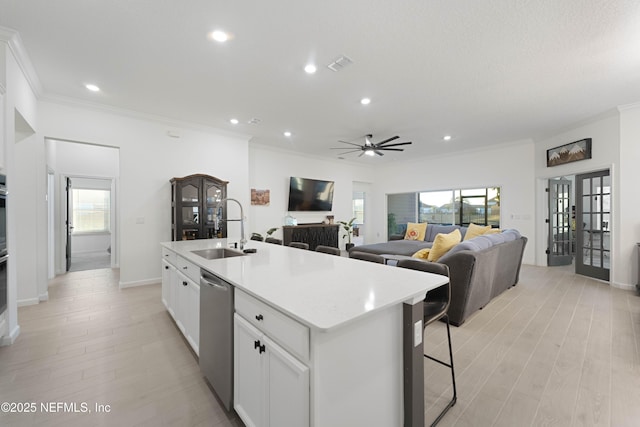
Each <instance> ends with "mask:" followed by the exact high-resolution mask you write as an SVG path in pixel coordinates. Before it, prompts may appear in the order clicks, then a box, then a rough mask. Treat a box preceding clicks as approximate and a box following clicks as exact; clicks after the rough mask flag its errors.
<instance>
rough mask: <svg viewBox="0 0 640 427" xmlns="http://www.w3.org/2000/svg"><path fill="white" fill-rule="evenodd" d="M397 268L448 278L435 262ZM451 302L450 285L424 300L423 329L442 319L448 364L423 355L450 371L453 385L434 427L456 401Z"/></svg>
mask: <svg viewBox="0 0 640 427" xmlns="http://www.w3.org/2000/svg"><path fill="white" fill-rule="evenodd" d="M398 267H400V268H410V269H412V270H420V271H425V272H427V273H434V274H440V275H442V276H447V277H449V267H448V266H446V265H445V264H438V263H435V262H427V261H420V260H417V259H401V260H399V261H398ZM450 302H451V283H447V284H446V285H442V286H440V287H438V288H436V289H433V290H431V291H429V292H427V296H426V297H425V299H424V316H423V322H424V328H425V329H426V327H427V326H428V325H430V324H431V323H433V322H435V321H436V320H439V319H443V320H444V322H445V324H446V325H447V340H448V341H449V363H446V362H443V361H442V360H438V359H436V358H435V357H432V356H429V355H426V354H425V355H424V357H426V358H427V359H429V360H433V361H434V362H438V363H439V364H441V365H443V366H446V367H447V368H449V369H451V382H452V384H453V398H452V399H451V400H450V401H449V403H448V404H447V406H446V407H445V408H444V409H443V410H442V412H440V414H439V415H438V417H437V418H436V420H435V421H434V422H433V423H432V424H431V426H435V425H436V424H438V422H439V421H440V420H441V419H442V417H443V416H444V414H446V413H447V411H448V410H449V409H451V407H452V406H453V405H455V404H456V401H457V400H458V397H457V393H456V375H455V372H454V370H453V350H452V349H451V332H450V330H449V316H448V315H447V310H448V309H449V303H450Z"/></svg>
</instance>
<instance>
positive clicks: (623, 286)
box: [605, 281, 636, 291]
mask: <svg viewBox="0 0 640 427" xmlns="http://www.w3.org/2000/svg"><path fill="white" fill-rule="evenodd" d="M605 283H606V282H605ZM609 283H610V284H611V286H612V287H614V288H618V289H624V290H625V291H635V290H636V285H629V284H627V283H618V282H613V281H611V282H609Z"/></svg>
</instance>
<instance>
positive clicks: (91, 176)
mask: <svg viewBox="0 0 640 427" xmlns="http://www.w3.org/2000/svg"><path fill="white" fill-rule="evenodd" d="M45 148H46V161H47V176H48V186H47V201H48V204H49V209H48V214H49V222H48V227H49V251H50V254H49V271H48V273H49V274H48V276H49V279H53V278H54V277H55V275H58V274H65V273H66V272H68V271H84V270H95V269H104V268H106V269H109V268H111V269H114V268H116V269H117V268H118V267H119V238H118V234H119V231H118V228H119V225H118V223H119V221H118V214H117V212H118V206H119V203H118V192H117V189H118V179H119V175H120V150H119V149H118V148H117V147H109V146H104V145H95V144H89V143H83V142H75V141H62V140H55V139H51V138H45Z"/></svg>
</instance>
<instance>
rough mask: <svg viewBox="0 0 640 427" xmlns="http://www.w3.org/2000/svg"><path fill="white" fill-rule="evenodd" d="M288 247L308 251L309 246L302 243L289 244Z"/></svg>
mask: <svg viewBox="0 0 640 427" xmlns="http://www.w3.org/2000/svg"><path fill="white" fill-rule="evenodd" d="M289 247H290V248H298V249H309V244H308V243H304V242H291V243H289Z"/></svg>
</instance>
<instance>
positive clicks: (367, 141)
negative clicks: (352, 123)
mask: <svg viewBox="0 0 640 427" xmlns="http://www.w3.org/2000/svg"><path fill="white" fill-rule="evenodd" d="M398 138H400V137H399V136H398V135H396V136H392V137H391V138H387V139H385V140H384V141H380V142H376V143H373V142H372V141H371V140H372V139H373V135H372V134H367V135H365V136H364V144H356V143H354V142H350V141H338V142H341V143H343V144H348V145H351V146H352V147H332V148H331V149H332V150H347V151H344V152H342V153H340V155H343V154H349V153H357V152H360V154H359V155H358V157H362V156H363V155H364V154H366V155H367V156H375V155H376V154H377V155H378V156H384V153H382V151H404V148H391V147H399V146H401V145H411V144H412V142H411V141H407V142H396V143H394V144H389V143H390V142H392V141H395V140H396V139H398ZM353 147H357V148H353Z"/></svg>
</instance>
